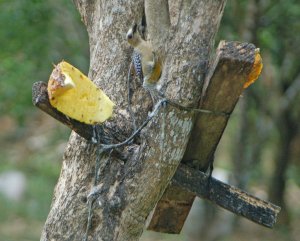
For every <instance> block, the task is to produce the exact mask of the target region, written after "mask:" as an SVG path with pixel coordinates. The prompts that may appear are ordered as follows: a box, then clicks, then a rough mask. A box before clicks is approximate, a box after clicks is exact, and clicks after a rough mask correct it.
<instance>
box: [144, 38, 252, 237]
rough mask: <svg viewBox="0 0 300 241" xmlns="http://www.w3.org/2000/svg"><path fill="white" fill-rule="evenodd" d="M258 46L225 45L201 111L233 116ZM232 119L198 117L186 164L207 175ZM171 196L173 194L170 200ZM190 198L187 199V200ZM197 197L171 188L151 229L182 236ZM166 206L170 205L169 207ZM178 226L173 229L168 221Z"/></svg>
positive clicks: (213, 68) (214, 65)
mask: <svg viewBox="0 0 300 241" xmlns="http://www.w3.org/2000/svg"><path fill="white" fill-rule="evenodd" d="M254 55H255V46H254V45H253V44H249V43H240V42H225V41H222V42H221V43H220V44H219V46H218V49H217V52H216V57H215V59H214V61H213V62H212V63H211V66H210V68H209V71H208V74H207V76H206V79H205V86H204V88H203V94H202V97H201V101H200V104H199V107H200V108H202V109H206V110H212V111H222V112H225V113H231V112H232V111H233V109H234V107H235V105H236V103H237V101H238V99H239V97H240V95H241V94H242V91H243V85H244V83H245V82H246V80H247V77H248V75H249V73H250V70H251V68H252V65H253V63H254ZM228 119H229V116H224V115H207V114H199V115H198V116H197V119H196V122H195V125H194V127H193V131H192V134H191V137H190V139H189V142H188V145H187V149H186V151H185V154H184V157H183V162H184V163H187V164H188V165H191V166H194V167H195V168H199V169H200V170H203V171H205V170H206V169H207V168H208V167H209V163H210V161H213V158H214V152H215V150H216V147H217V145H218V143H219V141H220V139H221V136H222V134H223V132H224V130H225V127H226V125H227V121H228ZM169 193H172V195H171V196H170V195H169ZM185 197H186V198H185ZM194 197H195V195H194V194H192V193H190V192H187V191H186V190H179V188H178V187H174V188H173V185H169V187H168V188H167V191H166V192H165V193H164V195H163V196H162V198H161V200H160V201H159V202H158V204H157V205H156V208H155V211H154V214H153V217H152V220H151V222H150V224H149V227H148V229H150V230H154V231H158V232H167V233H180V231H181V229H182V227H183V224H184V222H185V219H186V217H187V215H188V213H189V210H190V207H191V206H192V204H193V200H194ZM166 203H170V205H169V206H167V205H166ZM169 216H171V217H173V218H174V219H176V220H178V222H177V223H176V224H175V225H174V226H171V225H170V223H169V222H168V218H167V217H169Z"/></svg>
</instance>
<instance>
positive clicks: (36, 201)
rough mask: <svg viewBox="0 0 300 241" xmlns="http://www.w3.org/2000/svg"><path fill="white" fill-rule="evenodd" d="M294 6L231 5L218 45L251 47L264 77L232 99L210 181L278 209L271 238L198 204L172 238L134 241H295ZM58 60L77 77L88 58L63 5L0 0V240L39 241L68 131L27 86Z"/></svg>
mask: <svg viewBox="0 0 300 241" xmlns="http://www.w3.org/2000/svg"><path fill="white" fill-rule="evenodd" d="M299 19H300V3H299V1H297V0H286V1H280V0H231V1H228V3H227V6H226V8H225V13H224V17H223V20H222V22H221V26H220V31H219V34H218V37H217V41H216V45H217V44H218V42H219V40H221V39H226V40H238V41H247V42H252V43H254V44H255V45H256V46H257V47H259V48H260V49H261V55H262V58H263V63H264V69H263V72H262V75H261V77H260V78H259V80H258V81H257V82H256V83H255V84H254V85H252V86H251V87H249V88H248V89H247V90H246V91H245V92H244V94H243V95H242V96H241V98H240V101H239V103H238V105H237V107H236V109H235V111H234V113H233V115H232V116H231V119H230V121H229V124H228V126H227V128H226V131H225V133H224V136H223V137H222V140H221V143H220V145H219V147H218V150H217V154H216V157H215V166H216V170H215V172H214V175H215V176H216V177H217V178H219V179H222V180H224V181H225V182H227V183H230V184H233V185H236V186H238V187H240V188H242V189H244V190H246V191H248V192H250V193H251V194H253V195H255V196H258V197H260V198H263V199H266V200H270V201H272V202H273V203H275V204H277V205H279V206H281V207H282V211H281V213H280V216H279V219H278V223H277V225H276V226H275V228H274V229H273V230H271V229H267V228H264V227H260V226H259V225H257V224H254V223H251V222H250V221H247V220H245V219H243V218H239V217H236V216H235V215H232V214H231V213H229V212H227V211H224V210H222V209H220V208H218V207H215V206H212V205H210V204H209V203H207V202H205V201H203V200H197V201H196V202H195V203H194V206H193V208H192V211H191V213H190V215H189V219H188V221H187V222H186V224H185V226H184V229H183V232H182V234H181V235H179V236H175V235H162V234H156V233H153V232H145V233H144V234H143V237H142V240H144V241H150V240H188V241H198V240H199V241H200V240H202V241H217V240H220V241H227V240H236V241H238V240H248V241H249V240H251V241H252V240H253V241H254V240H255V241H256V240H257V241H258V240H273V241H277V240H278V241H279V240H280V241H282V240H284V241H290V240H295V241H296V240H300V238H299V237H300V230H299V227H300V201H299V200H300V124H299V122H300V107H299V105H298V103H299V101H300V94H299V93H300V46H299V43H300V21H299ZM62 59H65V60H67V61H69V62H71V63H72V64H73V65H75V66H77V67H78V68H79V69H81V70H82V71H83V72H84V73H87V71H88V64H89V50H88V38H87V33H86V31H85V27H84V26H83V24H82V22H81V21H80V16H79V14H78V12H77V11H76V9H75V7H74V5H73V4H72V1H59V0H27V1H22V0H0V240H3V241H21V240H22V241H27V240H33V241H35V240H39V238H40V233H41V230H42V227H43V224H44V222H45V220H46V217H47V214H48V212H49V208H50V204H51V199H52V193H53V189H54V186H55V184H56V181H57V179H58V177H59V172H60V166H61V160H62V156H63V152H64V148H65V147H66V143H67V141H68V137H69V134H70V130H69V129H68V128H67V127H65V126H63V125H61V124H59V123H58V122H57V121H55V120H53V119H52V118H51V117H49V116H47V115H46V114H43V113H42V112H41V111H39V110H38V109H37V108H35V107H33V105H32V102H31V86H32V84H33V82H35V81H47V80H48V77H49V75H50V72H51V70H52V64H53V63H57V62H59V61H60V60H62Z"/></svg>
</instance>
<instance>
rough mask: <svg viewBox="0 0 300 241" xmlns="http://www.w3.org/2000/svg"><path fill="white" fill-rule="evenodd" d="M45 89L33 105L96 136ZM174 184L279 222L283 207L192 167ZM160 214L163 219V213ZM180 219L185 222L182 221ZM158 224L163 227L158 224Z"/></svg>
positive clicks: (36, 88) (38, 90)
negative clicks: (67, 114) (53, 101)
mask: <svg viewBox="0 0 300 241" xmlns="http://www.w3.org/2000/svg"><path fill="white" fill-rule="evenodd" d="M46 87H47V86H46V84H45V83H44V82H37V83H34V85H33V102H34V105H36V106H37V107H38V108H40V109H41V110H43V111H45V112H46V113H47V114H49V115H50V116H52V117H53V118H55V119H57V120H58V121H60V122H61V123H63V124H65V125H67V126H68V127H69V128H71V129H73V130H76V131H77V133H78V134H80V135H81V134H82V137H84V138H86V139H87V140H91V139H92V138H93V135H94V134H93V130H92V128H91V126H90V125H87V124H83V123H80V122H78V121H75V120H70V119H69V118H67V117H65V115H63V114H62V113H60V112H58V111H57V110H56V109H55V108H53V107H52V106H51V105H50V102H49V99H48V94H47V88H46ZM90 128H91V129H90ZM87 130H89V131H87ZM172 184H173V190H174V189H176V188H177V189H178V190H177V192H180V190H182V188H183V189H184V190H186V191H188V192H189V193H191V194H193V195H192V199H194V195H196V196H198V197H200V198H205V199H207V200H209V201H211V202H213V203H214V204H217V205H218V206H221V207H223V208H225V209H227V210H228V211H231V212H233V213H235V214H237V215H241V216H243V217H245V218H247V219H249V220H252V221H254V222H256V223H258V224H262V225H264V226H266V227H270V228H271V227H273V225H274V224H275V222H276V218H277V215H278V213H279V211H280V208H279V207H278V206H275V205H273V204H271V203H268V202H265V201H263V200H260V199H258V198H256V197H253V196H251V195H250V194H248V193H246V192H243V191H242V190H240V189H238V188H236V187H233V186H230V185H228V184H225V183H222V182H220V181H218V180H217V179H215V178H212V179H210V180H209V178H208V176H207V175H206V174H204V173H203V172H201V171H197V170H195V169H193V168H189V167H188V166H187V165H185V164H181V165H180V166H179V167H178V169H177V171H176V173H175V175H174V176H173V179H172ZM171 191H172V190H171V189H167V190H166V192H170V193H168V194H167V195H168V197H173V198H176V200H177V201H178V196H177V192H171ZM186 199H187V197H183V199H182V200H183V201H185V200H186ZM190 201H192V200H190ZM179 204H180V202H179ZM170 205H172V203H170V202H166V203H165V206H166V207H170ZM181 205H182V206H181V208H180V209H178V211H181V210H184V211H186V210H187V209H188V210H187V212H188V211H189V209H190V208H191V207H190V206H189V205H188V206H184V205H185V202H183V203H181ZM164 210H167V208H166V209H163V208H162V209H161V211H162V212H163V211H164ZM176 214H177V217H178V216H180V213H179V212H177V213H176ZM182 214H183V215H185V214H186V212H182ZM161 215H163V216H164V214H163V213H162V214H161ZM168 220H169V226H170V227H173V226H176V225H183V223H179V222H178V220H177V219H174V217H171V216H168ZM180 220H184V219H183V218H181V219H180ZM155 223H158V222H155ZM158 225H160V224H159V223H158ZM153 228H155V227H153Z"/></svg>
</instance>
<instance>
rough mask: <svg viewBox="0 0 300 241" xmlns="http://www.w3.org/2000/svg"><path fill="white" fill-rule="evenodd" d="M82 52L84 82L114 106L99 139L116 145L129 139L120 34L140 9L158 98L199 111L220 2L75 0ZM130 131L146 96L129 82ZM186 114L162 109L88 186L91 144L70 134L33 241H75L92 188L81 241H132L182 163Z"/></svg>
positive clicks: (103, 163) (126, 53)
mask: <svg viewBox="0 0 300 241" xmlns="http://www.w3.org/2000/svg"><path fill="white" fill-rule="evenodd" d="M74 3H75V5H76V7H77V8H78V10H79V12H80V14H81V17H82V21H83V22H84V24H85V25H86V28H87V31H88V35H89V44H90V70H89V77H90V78H91V79H92V80H93V81H94V82H95V83H96V84H97V85H98V86H100V87H101V89H103V90H104V91H105V93H106V94H107V95H108V96H109V97H110V98H111V99H112V100H113V101H114V102H115V104H116V106H117V108H116V109H115V114H114V117H113V118H112V119H111V120H110V121H108V122H107V123H105V127H106V129H109V130H111V132H108V133H105V135H107V136H105V139H106V140H107V139H110V140H111V142H114V143H117V142H120V141H122V140H124V139H126V137H128V136H129V135H130V133H131V132H132V124H131V122H132V121H131V119H130V116H129V112H128V111H127V86H126V80H127V72H128V66H129V64H130V57H131V53H132V48H131V47H130V46H129V44H128V43H127V42H126V32H127V30H128V29H129V27H131V25H132V24H133V22H139V21H140V19H141V16H142V13H143V9H144V6H145V14H146V18H147V33H148V36H147V39H148V40H150V41H151V43H152V45H153V48H154V51H156V52H157V53H158V54H159V55H160V57H161V59H162V60H163V72H162V77H161V80H160V81H161V85H162V90H163V91H164V92H165V96H166V97H167V98H168V99H171V100H173V101H176V102H178V103H180V104H181V105H184V106H190V107H195V106H197V105H198V102H199V99H200V95H201V89H202V85H203V79H204V75H205V72H206V69H207V63H208V59H209V56H210V53H211V51H212V48H213V43H214V37H215V34H216V33H217V30H218V26H219V22H220V19H221V17H222V13H223V9H224V4H225V0H223V1H221V0H220V1H216V0H188V1H187V0H182V1H177V0H176V1H172V2H171V1H170V2H169V4H168V2H167V1H166V0H160V1H147V0H145V2H144V1H141V0H128V1H122V0H111V1H102V0H74ZM133 110H134V111H135V115H136V117H137V120H138V124H141V123H142V121H143V120H144V119H145V118H146V117H147V113H148V111H150V110H151V98H149V94H148V93H147V92H145V91H144V90H143V89H142V87H141V86H140V85H138V84H136V86H135V89H134V96H133ZM194 120H195V116H194V114H193V113H192V112H189V111H182V110H179V109H176V108H174V107H171V106H169V105H167V106H166V107H162V109H161V110H160V111H159V114H158V115H157V116H155V117H154V118H153V119H152V121H151V122H149V124H148V125H147V126H146V128H145V129H144V130H143V132H142V133H141V135H140V137H139V138H138V140H135V141H134V142H132V143H131V144H130V145H128V146H126V147H124V148H120V149H118V151H114V152H112V153H111V155H110V157H108V156H109V153H106V154H105V155H103V156H102V157H101V160H100V168H99V173H100V174H99V175H100V179H99V182H98V184H97V186H94V173H95V160H96V159H97V155H99V153H98V152H97V145H95V144H93V143H91V142H89V141H87V140H85V139H84V138H82V137H80V136H79V135H77V134H75V133H74V132H73V133H72V135H71V137H70V140H69V144H68V146H67V149H66V151H65V154H64V157H63V163H62V169H61V173H60V177H59V180H58V183H57V185H56V188H55V190H54V197H53V201H52V205H51V210H50V212H49V215H48V218H47V221H46V223H45V226H44V229H43V232H42V236H41V240H60V241H65V240H84V235H85V232H86V226H87V217H88V205H87V196H88V195H89V194H90V193H91V191H92V190H97V193H98V196H97V199H96V201H95V202H94V205H93V215H92V220H91V227H90V229H89V231H88V234H89V235H88V240H109V241H111V240H138V239H139V237H140V235H141V234H142V232H143V228H144V226H145V222H146V219H147V217H148V215H149V213H150V212H151V210H152V209H153V208H154V206H155V204H156V203H157V202H158V201H159V199H160V197H161V196H162V194H163V192H164V190H165V189H166V187H167V185H168V183H169V182H170V180H171V178H172V177H173V175H174V173H175V171H176V169H177V167H178V165H179V163H180V161H181V160H182V158H183V155H184V152H185V148H186V145H187V143H188V140H189V137H190V134H191V133H190V132H191V129H192V127H193V123H194Z"/></svg>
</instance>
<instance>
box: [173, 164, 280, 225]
mask: <svg viewBox="0 0 300 241" xmlns="http://www.w3.org/2000/svg"><path fill="white" fill-rule="evenodd" d="M172 183H173V185H174V187H176V188H179V187H181V188H183V189H184V190H186V191H188V192H192V193H193V194H195V195H197V196H198V197H201V198H205V199H207V200H209V201H211V202H212V203H214V204H217V205H218V206H220V207H222V208H224V209H226V210H228V211H230V212H233V213H235V214H237V215H240V216H243V217H245V218H247V219H249V220H251V221H253V222H255V223H257V224H260V225H263V226H265V227H268V228H272V227H273V226H274V224H275V223H276V219H277V216H278V213H279V212H280V207H278V206H276V205H274V204H272V203H270V202H266V201H264V200H261V199H259V198H257V197H254V196H252V195H251V194H248V193H246V192H244V191H242V190H240V189H239V188H236V187H234V186H231V185H228V184H226V183H223V182H221V181H219V180H217V179H215V178H211V179H209V177H208V175H206V174H205V173H203V172H201V171H197V170H195V169H192V168H189V167H188V166H186V165H184V164H181V165H180V166H179V168H178V169H177V171H176V173H175V175H174V177H173V179H172ZM173 195H174V194H173Z"/></svg>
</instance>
